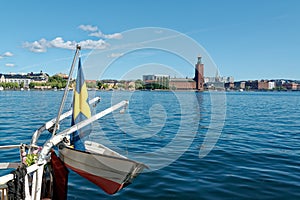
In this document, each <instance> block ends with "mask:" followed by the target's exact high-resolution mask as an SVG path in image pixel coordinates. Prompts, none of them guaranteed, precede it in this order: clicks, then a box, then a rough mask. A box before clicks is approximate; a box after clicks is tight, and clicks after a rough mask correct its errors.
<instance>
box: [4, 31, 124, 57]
mask: <svg viewBox="0 0 300 200" xmlns="http://www.w3.org/2000/svg"><path fill="white" fill-rule="evenodd" d="M78 28H79V29H81V30H83V31H86V32H90V34H89V36H94V37H98V38H99V40H90V39H88V40H83V41H79V42H76V41H64V40H63V38H61V37H56V38H55V39H53V40H49V41H48V40H46V39H45V38H42V39H40V40H37V41H34V42H24V43H23V48H27V49H29V51H32V52H36V53H43V52H46V51H47V49H48V48H61V49H70V50H74V49H76V45H77V44H79V45H81V47H82V49H105V48H106V47H108V46H109V44H108V43H107V42H105V41H104V40H103V39H121V38H122V34H121V33H113V34H104V33H102V32H101V31H100V30H99V29H98V27H97V26H92V25H80V26H78ZM7 53H10V52H7ZM8 55H9V54H8ZM2 57H4V56H3V55H2ZM0 59H1V55H0Z"/></svg>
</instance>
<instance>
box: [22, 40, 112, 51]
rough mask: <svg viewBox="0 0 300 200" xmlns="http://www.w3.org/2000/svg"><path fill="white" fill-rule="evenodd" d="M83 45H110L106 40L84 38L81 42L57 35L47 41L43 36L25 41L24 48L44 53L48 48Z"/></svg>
mask: <svg viewBox="0 0 300 200" xmlns="http://www.w3.org/2000/svg"><path fill="white" fill-rule="evenodd" d="M77 44H79V45H81V47H82V49H104V48H106V47H107V46H109V45H108V44H107V43H106V42H105V41H104V40H102V39H100V40H83V41H80V42H76V41H64V40H63V38H61V37H57V38H55V39H53V40H51V41H47V40H46V39H44V38H42V39H40V40H39V41H34V42H31V43H30V42H25V43H24V44H23V47H24V48H27V49H29V50H30V51H32V52H36V53H43V52H46V51H47V49H48V48H61V49H70V50H74V49H76V45H77Z"/></svg>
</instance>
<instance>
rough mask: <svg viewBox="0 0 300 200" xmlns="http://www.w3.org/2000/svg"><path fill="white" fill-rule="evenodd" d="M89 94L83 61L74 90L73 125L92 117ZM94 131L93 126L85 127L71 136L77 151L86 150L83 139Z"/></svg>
mask: <svg viewBox="0 0 300 200" xmlns="http://www.w3.org/2000/svg"><path fill="white" fill-rule="evenodd" d="M88 101H89V100H88V92H87V88H86V84H85V81H84V75H83V71H82V67H81V59H80V58H79V61H78V71H77V78H76V87H75V90H74V98H73V115H72V125H74V124H76V123H79V122H81V121H83V120H85V119H87V118H90V117H91V109H90V106H89V103H88ZM91 130H92V127H91V125H88V126H85V127H84V128H82V129H80V130H77V131H76V132H74V133H73V134H72V136H71V143H72V144H73V145H74V148H75V149H78V150H82V151H84V150H85V147H84V144H83V141H82V139H84V138H85V137H86V136H88V135H89V134H90V132H91Z"/></svg>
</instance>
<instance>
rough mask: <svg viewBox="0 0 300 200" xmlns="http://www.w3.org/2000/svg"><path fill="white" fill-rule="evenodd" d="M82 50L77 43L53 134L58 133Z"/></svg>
mask: <svg viewBox="0 0 300 200" xmlns="http://www.w3.org/2000/svg"><path fill="white" fill-rule="evenodd" d="M80 50H81V46H80V45H79V44H77V45H76V52H75V55H74V58H73V62H72V65H71V69H70V72H69V77H68V81H67V85H66V87H65V91H64V95H63V97H62V100H61V103H60V107H59V110H58V113H57V117H56V122H55V124H54V128H53V132H52V136H54V135H55V133H56V131H57V129H58V126H59V119H60V115H61V113H62V110H63V108H64V105H65V101H66V98H67V94H68V89H69V85H70V82H71V78H72V74H73V71H74V66H75V63H76V59H77V57H78V54H79V51H80Z"/></svg>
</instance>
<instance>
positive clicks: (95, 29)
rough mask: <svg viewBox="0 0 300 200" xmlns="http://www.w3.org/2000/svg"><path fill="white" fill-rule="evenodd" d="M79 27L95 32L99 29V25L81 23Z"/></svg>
mask: <svg viewBox="0 0 300 200" xmlns="http://www.w3.org/2000/svg"><path fill="white" fill-rule="evenodd" d="M78 28H79V29H81V30H83V31H89V32H94V31H97V30H98V27H97V26H92V25H80V26H78Z"/></svg>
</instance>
